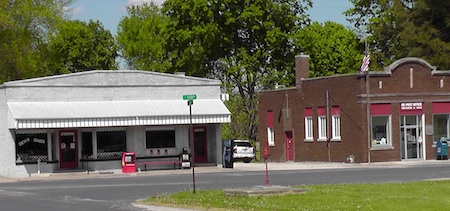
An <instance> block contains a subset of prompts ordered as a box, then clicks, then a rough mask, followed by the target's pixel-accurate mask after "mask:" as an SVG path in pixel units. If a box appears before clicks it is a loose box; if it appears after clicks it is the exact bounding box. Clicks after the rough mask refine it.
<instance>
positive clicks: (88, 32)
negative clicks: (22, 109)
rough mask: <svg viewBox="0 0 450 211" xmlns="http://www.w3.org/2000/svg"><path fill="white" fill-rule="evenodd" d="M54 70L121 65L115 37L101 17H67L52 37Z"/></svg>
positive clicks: (71, 70)
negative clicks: (117, 62)
mask: <svg viewBox="0 0 450 211" xmlns="http://www.w3.org/2000/svg"><path fill="white" fill-rule="evenodd" d="M48 48H49V52H50V54H51V55H52V57H51V58H52V65H51V71H52V73H53V74H64V73H74V72H81V71H86V70H92V69H102V70H109V69H117V67H116V63H115V59H116V57H117V47H116V44H115V40H114V37H113V36H112V35H111V33H110V32H109V30H105V28H104V27H103V25H102V24H101V23H100V22H99V21H95V22H94V21H92V20H90V21H89V23H86V22H82V21H78V20H75V21H72V20H68V21H64V22H63V23H62V24H60V25H59V27H58V31H57V32H56V33H55V34H54V35H53V36H51V37H50V42H49V46H48Z"/></svg>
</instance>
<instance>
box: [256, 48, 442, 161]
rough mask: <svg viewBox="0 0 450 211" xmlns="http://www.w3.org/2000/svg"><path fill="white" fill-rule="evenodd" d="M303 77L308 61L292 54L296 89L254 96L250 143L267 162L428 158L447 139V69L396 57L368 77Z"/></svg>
mask: <svg viewBox="0 0 450 211" xmlns="http://www.w3.org/2000/svg"><path fill="white" fill-rule="evenodd" d="M308 71H309V56H307V55H299V56H297V57H296V87H292V88H284V89H276V90H267V91H263V92H261V93H260V95H259V104H258V111H259V116H258V117H259V123H260V124H259V128H258V129H259V133H258V140H259V141H260V142H262V143H264V142H266V141H268V143H269V146H270V151H271V159H272V160H273V161H277V162H284V161H289V160H294V161H331V162H349V161H352V162H353V161H355V162H380V161H400V160H424V159H436V141H437V140H445V139H448V138H449V137H450V122H449V119H450V118H449V114H450V71H448V70H437V69H436V67H434V66H431V65H430V64H429V63H428V62H426V61H425V60H422V59H418V58H404V59H400V60H397V61H396V62H394V63H392V64H391V65H389V66H388V67H386V68H384V70H383V71H370V72H369V73H368V75H369V76H368V77H366V74H365V73H361V72H359V73H356V74H345V75H336V76H330V77H319V78H308ZM368 114H369V115H368ZM369 128H370V129H369ZM369 137H370V138H369ZM261 146H264V145H263V144H261Z"/></svg>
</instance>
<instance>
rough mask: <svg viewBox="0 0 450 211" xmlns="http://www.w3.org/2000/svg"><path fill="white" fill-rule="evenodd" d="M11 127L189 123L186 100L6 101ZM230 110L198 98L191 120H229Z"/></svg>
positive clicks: (210, 121) (212, 121)
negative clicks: (11, 122)
mask: <svg viewBox="0 0 450 211" xmlns="http://www.w3.org/2000/svg"><path fill="white" fill-rule="evenodd" d="M8 107H9V110H10V112H11V115H12V117H11V118H12V119H11V120H10V121H13V122H14V123H13V125H12V126H11V127H10V128H15V129H27V128H80V127H112V126H134V125H174V124H189V122H190V121H189V106H188V105H187V101H185V100H147V101H146V100H140V101H84V102H83V101H79V102H8ZM230 121H231V116H230V111H229V110H228V109H227V108H226V106H225V105H224V104H223V102H222V101H221V100H219V99H198V100H194V104H193V105H192V123H193V124H208V123H228V122H230Z"/></svg>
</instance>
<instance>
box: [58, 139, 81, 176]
mask: <svg viewBox="0 0 450 211" xmlns="http://www.w3.org/2000/svg"><path fill="white" fill-rule="evenodd" d="M62 133H73V138H74V144H75V148H74V149H73V150H74V151H75V158H74V160H73V161H70V162H69V161H63V159H62V156H63V153H66V152H68V151H70V150H72V149H70V147H71V146H70V145H69V146H67V145H66V146H65V148H64V149H62V147H61V146H62V142H61V134H62ZM58 135H59V136H58V140H59V146H58V147H59V167H60V168H62V169H63V168H78V137H77V131H76V130H60V131H59V134H58Z"/></svg>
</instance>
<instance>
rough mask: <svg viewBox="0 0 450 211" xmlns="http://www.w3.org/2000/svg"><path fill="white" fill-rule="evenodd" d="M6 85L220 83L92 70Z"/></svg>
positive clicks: (154, 73)
mask: <svg viewBox="0 0 450 211" xmlns="http://www.w3.org/2000/svg"><path fill="white" fill-rule="evenodd" d="M4 85H6V86H173V85H177V86H183V85H184V86H189V85H213V86H218V85H220V81H218V80H213V79H205V78H197V77H190V76H184V75H177V74H168V73H159V72H149V71H142V70H93V71H86V72H80V73H71V74H64V75H57V76H46V77H40V78H33V79H26V80H20V81H12V82H6V83H5V84H4Z"/></svg>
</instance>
